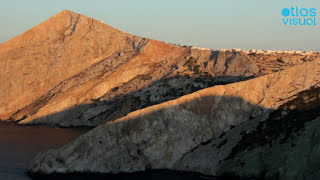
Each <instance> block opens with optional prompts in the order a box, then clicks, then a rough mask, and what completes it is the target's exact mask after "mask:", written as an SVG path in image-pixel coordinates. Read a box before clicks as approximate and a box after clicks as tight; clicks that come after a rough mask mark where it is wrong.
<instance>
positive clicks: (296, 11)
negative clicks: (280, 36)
mask: <svg viewBox="0 0 320 180" xmlns="http://www.w3.org/2000/svg"><path fill="white" fill-rule="evenodd" d="M316 15H317V10H316V9H315V8H310V9H307V8H301V9H300V8H299V7H298V6H296V7H293V6H291V7H290V8H283V9H282V16H283V18H282V22H283V24H284V25H285V26H292V25H293V26H316V25H317V24H316Z"/></svg>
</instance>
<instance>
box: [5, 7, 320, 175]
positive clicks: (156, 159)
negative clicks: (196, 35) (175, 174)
mask: <svg viewBox="0 0 320 180" xmlns="http://www.w3.org/2000/svg"><path fill="white" fill-rule="evenodd" d="M0 82H1V86H0V119H1V120H3V121H11V122H14V123H17V124H20V125H39V124H44V125H51V126H59V127H83V126H85V127H90V128H92V130H90V131H89V132H87V133H85V134H84V135H81V136H79V137H78V138H76V139H75V140H73V141H72V142H70V143H68V144H66V145H64V146H63V147H61V148H59V149H55V150H49V151H47V152H43V153H40V154H39V155H38V156H37V157H35V159H34V161H33V163H32V164H31V166H30V168H29V170H28V173H29V174H30V175H51V174H69V173H88V174H95V173H97V174H118V173H133V172H143V171H148V170H164V169H165V170H174V171H183V172H196V173H200V174H204V175H209V176H215V177H235V178H242V179H247V178H261V179H319V178H320V171H319V168H320V166H319V164H320V133H319V131H317V129H318V128H319V127H320V54H319V53H316V52H311V51H306V52H301V51H271V50H266V51H265V50H241V49H230V50H226V49H206V48H198V47H190V46H178V45H174V44H169V43H165V42H161V41H157V40H153V39H148V38H143V37H139V36H135V35H131V34H128V33H125V32H122V31H120V30H117V29H115V28H113V27H111V26H109V25H106V24H104V23H102V22H101V21H98V20H94V19H92V18H89V17H87V16H84V15H81V14H77V13H75V12H72V11H69V10H64V11H62V12H61V13H59V14H57V15H55V16H53V17H51V18H50V19H48V20H47V21H45V22H43V23H41V24H39V25H37V26H35V27H33V28H32V29H30V30H28V31H26V32H25V33H23V34H21V35H19V36H17V37H15V38H13V39H11V40H9V41H7V42H5V43H3V44H0Z"/></svg>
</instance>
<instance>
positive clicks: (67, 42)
mask: <svg viewBox="0 0 320 180" xmlns="http://www.w3.org/2000/svg"><path fill="white" fill-rule="evenodd" d="M142 41H143V39H142V38H140V37H136V36H132V35H129V34H126V33H124V32H121V31H119V30H117V29H115V28H112V27H110V26H108V25H105V24H103V23H101V22H100V21H97V20H94V19H91V18H89V17H86V16H83V15H80V14H76V13H74V12H71V11H68V10H65V11H62V12H61V13H59V14H57V15H55V16H53V17H51V18H50V19H48V20H47V21H45V22H43V23H41V24H39V25H37V26H35V27H34V28H32V29H30V30H28V31H26V32H25V33H23V34H21V35H19V36H17V37H15V38H13V39H11V40H9V41H7V42H5V43H3V44H0V83H1V86H0V119H3V120H5V119H8V118H9V117H10V116H11V115H12V114H13V113H15V112H16V111H17V110H19V109H21V108H23V107H24V106H26V105H28V104H30V103H31V102H33V101H34V100H36V99H38V98H39V97H41V96H42V95H43V94H45V93H48V91H49V90H51V89H52V88H54V87H55V86H57V85H58V84H59V83H60V82H61V81H63V80H65V79H67V78H70V77H71V76H73V75H75V74H77V73H79V72H81V71H83V70H84V69H86V68H88V67H90V66H92V65H93V64H95V63H97V61H99V60H100V59H103V58H106V57H108V56H111V55H112V54H114V53H117V52H118V51H120V50H122V49H126V50H130V49H134V48H135V47H134V46H135V45H136V44H137V43H138V42H142Z"/></svg>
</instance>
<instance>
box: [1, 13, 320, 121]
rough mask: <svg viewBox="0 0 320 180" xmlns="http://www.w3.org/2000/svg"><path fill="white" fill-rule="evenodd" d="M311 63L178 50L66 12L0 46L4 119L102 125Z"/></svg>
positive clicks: (261, 55) (208, 51) (289, 56)
mask: <svg viewBox="0 0 320 180" xmlns="http://www.w3.org/2000/svg"><path fill="white" fill-rule="evenodd" d="M278 56H281V57H278ZM285 58H287V59H290V61H285V60H282V59H285ZM294 58H295V59H298V60H296V61H291V59H294ZM314 58H315V55H309V56H308V57H302V56H301V57H300V55H292V54H287V55H286V54H282V55H279V54H277V55H264V54H249V55H247V54H246V53H244V52H234V51H210V50H198V49H194V48H190V47H180V46H175V45H170V44H166V43H163V42H159V41H155V40H151V39H146V38H141V37H137V36H133V35H130V34H127V33H124V32H121V31H119V30H117V29H114V28H112V27H110V26H108V25H105V24H103V23H101V22H100V21H97V20H94V19H91V18H88V17H86V16H83V15H80V14H76V13H74V12H71V11H67V10H66V11H63V12H61V13H59V14H58V15H56V16H53V17H52V18H50V19H49V20H47V21H45V22H43V23H41V24H40V25H38V26H36V27H34V28H32V29H31V30H29V31H27V32H25V33H24V34H22V35H20V36H18V37H16V38H13V39H11V40H9V41H8V42H6V43H3V44H1V45H0V63H1V64H0V65H1V66H0V70H1V71H0V73H1V76H0V78H1V79H0V82H2V86H1V87H0V119H2V120H7V119H10V120H13V121H16V122H19V123H20V124H50V125H59V126H97V125H100V124H102V123H104V122H108V121H112V120H115V119H117V118H120V117H123V116H125V115H126V114H128V113H130V112H132V111H135V110H138V109H142V108H145V107H148V106H150V105H154V104H159V103H162V102H165V101H168V100H172V99H176V98H178V97H180V96H183V95H186V94H189V93H192V92H195V91H197V90H200V89H204V88H207V87H212V86H214V85H219V84H228V83H233V82H239V81H243V80H247V79H250V78H254V77H258V76H261V75H265V74H269V73H272V72H275V71H280V70H284V69H286V68H289V67H292V66H295V65H297V64H300V63H302V62H303V61H310V60H312V59H314Z"/></svg>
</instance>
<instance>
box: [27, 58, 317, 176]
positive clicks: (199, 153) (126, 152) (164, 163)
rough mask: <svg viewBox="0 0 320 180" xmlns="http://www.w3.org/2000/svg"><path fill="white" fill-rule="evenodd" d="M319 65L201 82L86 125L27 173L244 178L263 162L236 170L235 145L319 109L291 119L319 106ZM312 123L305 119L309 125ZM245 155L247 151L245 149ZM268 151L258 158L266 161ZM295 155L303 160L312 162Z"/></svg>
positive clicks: (285, 132) (281, 129) (284, 132)
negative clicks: (167, 172) (159, 172)
mask: <svg viewBox="0 0 320 180" xmlns="http://www.w3.org/2000/svg"><path fill="white" fill-rule="evenodd" d="M319 69H320V59H316V60H313V61H310V62H306V63H303V64H301V65H298V66H295V67H292V68H289V69H287V70H284V71H281V72H277V73H273V74H270V75H266V76H262V77H258V78H254V79H251V80H248V81H242V82H238V83H233V84H227V85H219V86H214V87H211V88H206V89H203V90H200V91H197V92H195V93H192V94H189V95H185V96H183V97H181V98H178V99H176V100H172V101H168V102H165V103H162V104H158V105H154V106H150V107H147V108H144V109H141V110H138V111H135V112H132V113H130V114H128V115H127V116H125V117H123V118H120V119H117V120H115V121H112V122H108V123H106V124H104V125H101V126H99V127H97V128H95V129H93V130H91V131H90V132H88V133H87V134H85V135H83V136H81V137H79V138H78V139H76V140H75V141H73V142H71V143H69V144H67V145H65V146H64V147H62V148H60V149H58V150H50V151H49V152H46V153H43V154H40V155H39V156H38V157H37V158H36V159H35V161H34V163H33V164H32V166H31V168H30V170H29V172H30V173H36V174H52V173H119V172H136V171H144V170H148V169H172V170H182V171H191V172H200V173H203V174H208V175H217V172H218V173H221V174H224V172H226V173H234V174H236V175H237V174H244V173H247V174H246V176H243V177H251V176H252V177H259V176H260V174H259V173H260V172H261V171H263V170H265V169H264V167H261V168H257V167H254V166H250V164H249V165H248V166H249V169H247V170H246V171H244V172H243V173H242V171H241V169H239V168H241V167H238V164H237V163H238V161H234V162H233V161H229V158H232V156H235V157H236V158H238V159H239V158H241V157H242V156H241V154H239V152H240V153H245V151H241V150H240V151H237V149H238V150H239V149H241V148H246V147H247V146H249V145H247V144H246V143H247V142H253V143H252V144H250V146H253V147H255V146H257V144H256V143H258V142H259V139H255V138H267V137H264V135H268V136H269V137H270V138H271V139H270V140H269V139H268V138H267V139H266V141H270V142H272V143H273V141H272V140H273V139H276V138H278V137H280V138H281V137H283V136H285V138H286V139H288V138H289V137H290V134H292V133H296V132H297V131H295V129H296V128H299V126H301V125H303V124H304V123H306V122H308V121H312V120H314V121H312V123H314V122H315V121H317V120H318V119H316V118H317V117H318V116H319V115H320V114H319V112H318V111H314V113H311V114H309V115H310V116H308V117H305V118H298V117H297V116H296V115H298V114H296V115H293V113H295V112H294V111H295V110H299V111H300V112H299V113H302V114H301V115H300V116H301V117H303V114H304V113H307V111H313V110H314V108H318V107H319V102H320V99H319V98H320V97H319V88H320V71H319ZM292 115H293V116H292ZM270 121H273V122H271V123H269V122H270ZM312 123H311V124H312ZM272 124H274V126H273V125H272ZM286 124H287V125H288V128H287V129H286V127H287V126H286ZM311 124H310V123H307V125H306V126H307V128H308V129H309V128H310V125H311ZM316 124H318V123H316ZM270 127H271V128H270ZM316 127H318V125H317V126H316ZM261 128H262V129H261ZM271 130H272V131H275V132H277V133H278V134H277V133H275V134H271V136H270V133H268V132H270V131H271ZM255 131H257V133H256V135H255ZM260 131H263V133H262V134H260V133H259V132H260ZM251 135H252V136H251ZM261 135H262V136H261ZM309 136H311V135H309V134H307V135H306V137H309ZM248 138H249V141H247V139H248ZM250 138H251V140H250ZM314 138H315V139H314V140H313V141H307V143H309V144H310V143H311V144H312V143H313V142H314V143H317V147H319V143H318V142H319V137H318V136H316V137H314ZM298 141H300V140H299V138H298V139H297V142H298ZM284 142H285V141H284ZM289 143H290V142H289ZM288 146H289V145H288ZM267 147H269V146H267ZM249 150H250V149H248V151H249ZM275 151H277V152H281V151H279V150H278V149H275ZM254 153H257V152H254ZM308 153H312V151H308ZM232 154H234V155H232ZM260 154H261V153H260ZM246 156H249V157H250V154H246ZM269 156H270V155H268V157H266V158H265V159H266V160H265V161H268V163H270V164H272V161H270V159H271V160H272V158H269ZM279 156H281V155H278V156H274V157H273V158H276V157H279ZM259 157H261V158H264V157H263V156H259ZM281 157H282V156H281ZM299 157H301V156H299ZM302 157H303V156H302ZM268 158H269V159H268ZM282 158H284V159H285V157H282ZM293 159H294V158H293ZM260 160H261V159H260ZM260 160H259V161H258V163H259V162H261V161H260ZM302 161H303V162H306V163H307V164H308V162H310V163H313V162H314V163H317V162H318V161H312V162H311V161H307V159H302ZM283 162H285V160H284V161H283ZM262 163H263V161H262ZM240 164H241V163H240ZM309 165H310V166H312V164H308V166H309ZM224 167H225V169H224ZM229 167H232V169H229ZM269 167H270V168H269ZM273 167H275V168H279V167H281V164H280V165H278V164H275V166H268V168H269V169H270V170H274V169H273ZM299 167H302V166H297V168H298V170H299ZM250 168H251V169H252V168H253V169H255V168H257V169H256V171H257V174H258V175H257V174H254V173H252V172H250ZM267 170H268V169H267ZM301 171H303V173H307V170H306V169H301V168H300V170H299V171H298V172H297V173H299V172H300V173H301ZM279 172H281V169H279ZM262 173H264V172H262ZM283 173H285V172H283ZM295 175H296V174H294V173H290V172H289V173H285V174H284V176H282V177H284V178H287V179H288V178H289V179H290V178H292V177H295ZM313 175H314V174H313ZM313 177H318V176H316V175H315V176H313Z"/></svg>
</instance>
